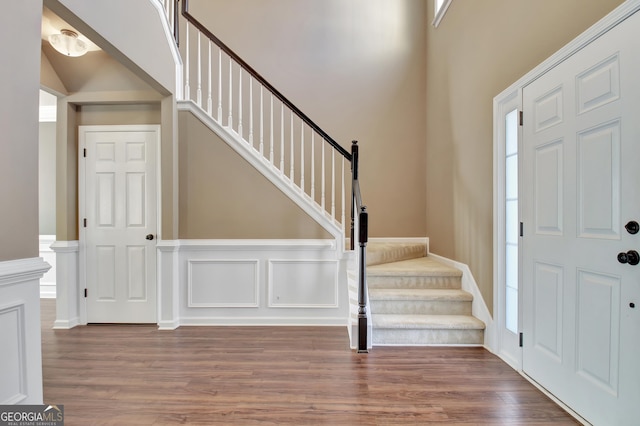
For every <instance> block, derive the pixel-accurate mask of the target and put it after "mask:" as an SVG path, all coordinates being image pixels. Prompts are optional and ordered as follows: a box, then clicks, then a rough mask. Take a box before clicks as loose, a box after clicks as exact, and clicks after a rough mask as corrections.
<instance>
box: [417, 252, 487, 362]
mask: <svg viewBox="0 0 640 426" xmlns="http://www.w3.org/2000/svg"><path fill="white" fill-rule="evenodd" d="M429 257H432V258H434V259H436V260H438V261H439V262H442V263H444V264H445V265H449V266H452V267H454V268H456V269H459V270H461V271H462V289H463V290H464V291H466V292H469V293H471V295H472V296H473V302H471V313H472V315H473V316H474V317H476V318H478V319H479V320H480V321H482V322H484V324H485V330H484V347H485V348H486V349H487V350H489V351H491V352H493V351H494V348H495V340H496V338H495V326H494V321H493V317H492V316H491V313H490V312H489V308H487V304H486V303H485V301H484V297H482V293H480V289H479V288H478V284H477V283H476V280H475V279H474V278H473V274H472V273H471V270H470V269H469V266H467V265H466V264H464V263H460V262H456V261H455V260H451V259H448V258H446V257H442V256H439V255H437V254H434V253H429Z"/></svg>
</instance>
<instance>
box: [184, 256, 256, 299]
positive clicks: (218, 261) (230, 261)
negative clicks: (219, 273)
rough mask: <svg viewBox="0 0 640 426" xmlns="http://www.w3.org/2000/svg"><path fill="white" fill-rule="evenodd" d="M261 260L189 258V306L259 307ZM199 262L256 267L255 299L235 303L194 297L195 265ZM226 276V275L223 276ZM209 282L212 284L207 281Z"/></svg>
mask: <svg viewBox="0 0 640 426" xmlns="http://www.w3.org/2000/svg"><path fill="white" fill-rule="evenodd" d="M259 263H260V261H259V260H258V259H188V260H187V307H189V308H258V307H259V306H260V302H259V300H260V286H259V282H260V278H259V267H260V264H259ZM198 264H209V265H215V264H218V265H221V264H227V265H236V266H238V265H250V266H253V267H254V273H253V290H254V293H253V300H252V301H250V302H249V301H247V302H234V303H225V302H219V303H201V302H197V301H195V300H194V299H193V267H194V265H198ZM221 278H223V279H224V278H225V277H221ZM207 284H209V285H210V284H211V283H210V282H207Z"/></svg>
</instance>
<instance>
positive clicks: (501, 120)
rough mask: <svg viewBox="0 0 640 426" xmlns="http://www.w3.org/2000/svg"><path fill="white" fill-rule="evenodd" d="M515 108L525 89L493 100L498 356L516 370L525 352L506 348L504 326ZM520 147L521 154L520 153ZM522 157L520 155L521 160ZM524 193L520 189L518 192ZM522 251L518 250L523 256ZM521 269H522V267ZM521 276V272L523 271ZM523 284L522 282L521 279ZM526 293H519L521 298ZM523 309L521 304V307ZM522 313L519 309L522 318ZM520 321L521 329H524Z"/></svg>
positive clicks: (495, 295) (494, 270)
mask: <svg viewBox="0 0 640 426" xmlns="http://www.w3.org/2000/svg"><path fill="white" fill-rule="evenodd" d="M513 108H517V109H518V111H522V89H517V90H514V91H512V92H509V93H505V94H504V95H501V96H500V97H496V98H495V99H494V100H493V188H494V190H493V212H494V213H493V283H494V286H493V314H494V315H493V316H494V319H495V347H494V348H493V349H494V353H495V354H497V355H498V356H500V358H502V359H503V360H504V361H505V362H507V363H508V364H509V365H510V366H511V367H513V368H514V369H516V370H520V369H521V367H522V349H521V348H519V347H518V348H505V347H504V346H503V344H504V338H503V337H504V334H503V333H505V332H506V331H505V330H503V327H502V324H504V323H505V318H504V317H505V312H504V310H503V307H504V301H505V269H506V251H505V245H506V235H505V227H506V215H505V207H506V195H505V181H506V179H505V172H506V166H505V157H506V155H505V152H506V147H505V141H506V138H505V132H504V127H505V116H506V114H507V113H508V112H509V111H510V110H513ZM521 141H522V127H521V126H518V143H520V142H521ZM520 151H521V150H520V148H518V153H520ZM518 158H519V159H520V158H521V157H520V156H519V157H518ZM519 192H520V191H519V190H518V193H519ZM520 251H521V250H518V252H519V253H520ZM519 269H521V268H519ZM519 273H521V271H519ZM518 281H519V282H521V281H522V280H521V279H519V280H518ZM521 296H522V293H521V292H520V291H519V292H518V297H519V298H520V297H521ZM518 308H520V303H519V304H518ZM521 313H522V310H521V309H518V315H519V316H520V315H521ZM520 323H521V322H520V321H518V328H520V327H519V326H520Z"/></svg>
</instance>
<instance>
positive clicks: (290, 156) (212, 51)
mask: <svg viewBox="0 0 640 426" xmlns="http://www.w3.org/2000/svg"><path fill="white" fill-rule="evenodd" d="M164 1H165V4H166V3H173V2H174V0H164ZM182 2H183V6H182V15H183V16H184V17H185V20H184V21H182V22H181V23H180V25H181V26H184V29H183V30H182V34H181V36H182V37H184V39H183V40H181V41H180V50H181V55H182V58H183V62H184V92H183V96H184V99H183V100H186V101H192V102H193V103H195V104H196V105H197V106H198V107H199V108H201V109H202V111H204V112H205V113H206V114H207V115H208V116H209V117H211V118H212V119H213V120H215V121H216V122H217V123H218V124H219V125H221V126H222V127H224V128H225V129H226V130H227V131H229V132H230V133H232V134H233V135H234V136H236V137H237V138H238V139H239V140H240V141H242V142H243V143H245V144H246V146H247V147H249V148H251V149H252V150H253V152H254V154H255V155H258V156H260V158H261V159H262V160H263V161H264V162H265V163H267V164H269V165H270V166H271V167H272V168H273V169H274V171H276V172H277V173H279V174H280V176H281V177H282V179H284V180H285V181H286V182H287V183H288V184H289V185H291V186H292V187H294V188H295V189H296V190H298V191H299V192H300V193H301V194H303V195H304V196H305V197H304V198H305V199H307V201H308V202H310V203H311V204H312V205H313V206H314V207H315V208H317V209H319V210H321V211H322V212H323V213H324V214H325V215H326V216H327V217H329V218H330V219H331V220H333V221H334V223H336V224H337V225H338V226H340V227H341V229H342V231H343V235H345V234H344V232H345V211H346V208H347V206H346V202H347V200H349V201H350V195H349V196H347V194H348V193H349V194H350V193H351V188H347V187H346V184H347V183H349V184H350V181H351V179H349V178H346V177H345V173H350V167H346V166H345V162H347V163H350V162H351V153H350V152H348V151H346V150H345V149H344V148H342V147H341V146H340V145H339V144H338V143H336V142H335V141H334V140H333V139H332V138H331V137H329V136H328V135H327V134H326V133H325V132H324V131H323V130H322V129H320V128H319V127H318V126H317V125H316V124H315V123H313V122H312V121H311V120H310V119H309V118H308V117H307V116H306V115H304V114H303V113H302V112H301V111H300V110H299V109H298V108H297V107H295V106H294V105H293V104H292V103H291V102H290V101H288V100H287V99H286V98H285V97H284V96H283V95H282V94H281V93H280V92H279V91H277V90H276V89H275V88H274V87H273V86H271V85H270V84H269V83H268V82H267V81H266V80H265V79H264V78H262V77H261V76H260V75H259V74H258V73H257V72H256V71H255V70H253V69H252V68H251V67H250V66H249V65H248V64H246V63H245V62H244V61H243V60H242V59H241V58H239V57H238V56H237V55H236V54H235V53H234V52H233V51H231V49H229V48H228V47H227V46H226V45H224V43H222V42H221V41H220V40H219V39H218V38H217V37H215V36H214V35H213V34H212V33H211V32H210V31H209V30H207V29H206V28H205V27H204V26H203V25H202V24H200V23H199V22H198V21H197V20H196V19H195V18H193V17H192V16H191V15H189V14H188V5H187V1H186V0H182ZM169 10H171V11H172V12H171V13H175V7H173V8H170V9H169ZM172 16H173V15H172ZM203 76H204V77H203ZM203 93H204V94H205V96H203ZM255 94H259V95H258V96H255ZM214 100H217V110H216V111H214V109H213V102H214ZM223 117H224V119H223ZM285 123H286V124H285ZM256 128H257V129H258V131H257V134H258V142H257V143H256V142H255V141H254V130H255V129H256ZM316 140H318V141H322V143H316ZM325 149H328V150H330V151H329V155H330V156H331V157H330V158H329V161H325ZM316 162H318V163H319V164H316ZM318 182H319V183H318ZM317 186H319V188H318V187H317Z"/></svg>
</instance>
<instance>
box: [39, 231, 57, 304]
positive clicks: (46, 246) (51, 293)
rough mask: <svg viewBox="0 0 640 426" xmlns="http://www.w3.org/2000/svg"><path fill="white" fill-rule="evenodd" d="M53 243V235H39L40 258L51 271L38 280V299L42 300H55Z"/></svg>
mask: <svg viewBox="0 0 640 426" xmlns="http://www.w3.org/2000/svg"><path fill="white" fill-rule="evenodd" d="M55 241H56V236H55V235H40V257H41V258H42V259H43V260H44V261H45V262H47V263H48V264H49V265H51V269H49V271H48V272H47V273H46V274H44V276H43V277H42V279H41V280H40V297H41V298H42V299H55V298H56V253H55V252H54V251H53V249H52V248H51V245H52V244H53V243H55Z"/></svg>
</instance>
